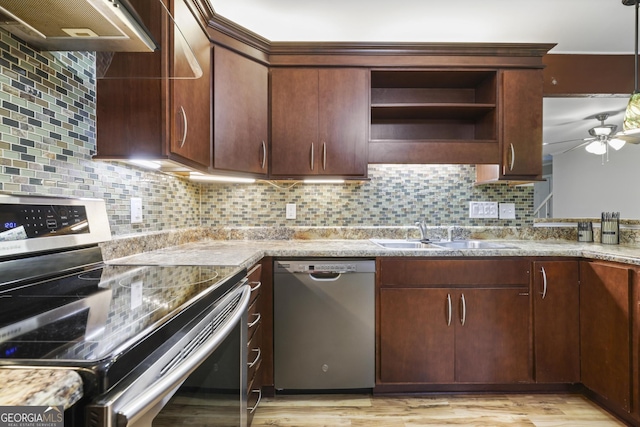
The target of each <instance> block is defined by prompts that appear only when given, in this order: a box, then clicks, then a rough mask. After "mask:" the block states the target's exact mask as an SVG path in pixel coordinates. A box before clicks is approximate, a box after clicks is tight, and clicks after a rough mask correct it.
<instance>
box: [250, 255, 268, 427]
mask: <svg viewBox="0 0 640 427" xmlns="http://www.w3.org/2000/svg"><path fill="white" fill-rule="evenodd" d="M247 278H248V279H249V286H251V296H250V298H249V310H248V316H247V317H248V322H249V325H248V326H249V327H248V334H247V340H248V341H247V353H248V355H247V425H251V421H252V420H253V415H254V413H255V411H256V408H257V407H258V405H259V403H260V398H261V397H262V385H263V369H262V364H263V356H262V352H263V333H262V331H263V329H264V328H263V322H262V320H263V319H262V298H261V294H262V265H261V264H256V265H255V266H253V267H252V268H251V269H249V273H248V275H247Z"/></svg>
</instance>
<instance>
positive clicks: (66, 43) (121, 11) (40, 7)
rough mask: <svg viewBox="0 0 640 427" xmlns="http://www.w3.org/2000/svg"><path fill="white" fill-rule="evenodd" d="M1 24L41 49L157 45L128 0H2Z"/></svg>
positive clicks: (139, 48) (126, 49) (106, 49)
mask: <svg viewBox="0 0 640 427" xmlns="http://www.w3.org/2000/svg"><path fill="white" fill-rule="evenodd" d="M0 27H2V28H4V29H5V30H7V31H9V32H10V33H13V34H14V35H16V36H17V37H19V38H21V39H22V40H24V41H26V42H28V43H29V44H31V45H33V46H34V47H36V48H38V49H40V50H68V51H99V52H100V51H102V52H153V51H154V50H156V49H157V48H158V45H157V43H156V41H155V40H154V39H153V37H152V36H151V35H150V33H149V31H148V30H147V29H146V28H145V26H144V25H143V24H142V23H141V20H140V18H139V17H138V15H137V14H136V12H135V10H134V9H133V8H132V7H131V5H130V4H129V2H128V1H127V0H2V1H1V2H0Z"/></svg>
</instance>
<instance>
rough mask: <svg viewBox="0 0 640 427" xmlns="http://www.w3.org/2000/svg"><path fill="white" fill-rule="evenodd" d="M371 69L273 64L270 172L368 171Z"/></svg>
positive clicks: (279, 176) (341, 174) (286, 174)
mask: <svg viewBox="0 0 640 427" xmlns="http://www.w3.org/2000/svg"><path fill="white" fill-rule="evenodd" d="M368 121H369V71H368V70H367V69H358V68H326V69H325V68H275V69H272V70H271V177H273V178H276V179H282V178H300V177H304V176H314V175H325V176H334V177H345V178H358V177H360V178H364V177H366V175H367V143H368V139H369V137H368V127H369V126H368Z"/></svg>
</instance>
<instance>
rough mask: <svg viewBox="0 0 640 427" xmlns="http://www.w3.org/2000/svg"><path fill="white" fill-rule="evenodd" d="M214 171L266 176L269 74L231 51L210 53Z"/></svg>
mask: <svg viewBox="0 0 640 427" xmlns="http://www.w3.org/2000/svg"><path fill="white" fill-rule="evenodd" d="M213 62H214V66H213V80H214V85H213V87H214V92H213V93H214V95H213V98H214V104H213V105H214V106H213V109H214V113H213V117H214V126H213V129H214V138H213V167H214V169H216V170H221V171H222V170H223V171H234V172H249V173H252V174H259V175H265V176H266V175H267V173H268V167H269V163H268V153H269V150H268V144H269V112H268V108H269V71H268V69H267V66H266V65H263V64H261V63H258V62H256V61H254V60H251V59H249V58H247V57H244V56H242V55H240V54H238V53H235V52H233V51H231V50H228V49H225V48H223V47H220V46H215V47H214V51H213Z"/></svg>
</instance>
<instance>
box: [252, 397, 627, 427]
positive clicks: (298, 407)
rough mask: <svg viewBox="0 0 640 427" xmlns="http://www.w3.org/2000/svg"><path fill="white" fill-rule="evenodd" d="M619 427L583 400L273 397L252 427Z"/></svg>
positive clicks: (254, 420) (573, 398) (550, 398)
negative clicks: (455, 426) (454, 426)
mask: <svg viewBox="0 0 640 427" xmlns="http://www.w3.org/2000/svg"><path fill="white" fill-rule="evenodd" d="M452 425H457V426H542V427H550V426H576V427H590V426H601V427H605V426H623V425H624V424H623V423H621V422H619V421H617V420H616V419H615V418H613V417H612V416H610V415H609V414H608V413H607V412H605V411H604V410H603V409H600V408H599V407H598V406H596V405H595V404H594V403H592V402H590V401H589V400H588V399H586V398H585V397H583V396H580V395H573V394H535V395H532V394H508V395H503V394H496V395H452V396H442V395H439V396H402V397H396V396H393V397H389V396H383V397H381V396H375V397H373V396H368V395H277V396H276V397H274V398H263V399H262V402H260V406H259V407H258V409H257V410H256V413H255V415H254V419H253V423H252V427H261V426H283V427H293V426H296V427H339V426H355V427H415V426H452Z"/></svg>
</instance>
